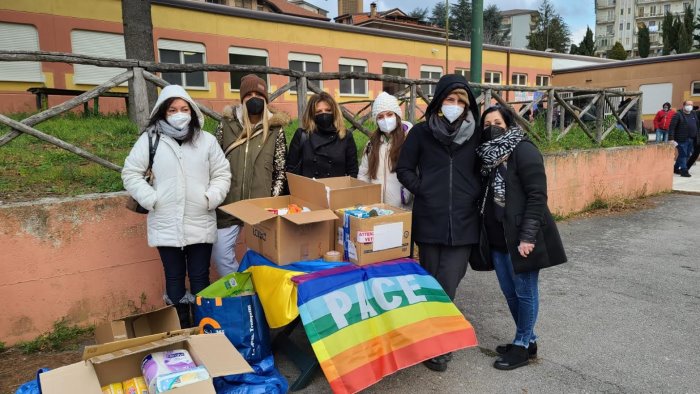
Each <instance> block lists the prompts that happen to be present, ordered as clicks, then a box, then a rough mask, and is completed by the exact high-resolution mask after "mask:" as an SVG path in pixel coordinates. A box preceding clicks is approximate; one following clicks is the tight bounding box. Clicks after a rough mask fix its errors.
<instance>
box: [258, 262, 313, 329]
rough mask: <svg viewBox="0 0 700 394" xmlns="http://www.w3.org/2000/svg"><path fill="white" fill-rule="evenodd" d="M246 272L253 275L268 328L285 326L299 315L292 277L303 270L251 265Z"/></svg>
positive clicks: (300, 273)
mask: <svg viewBox="0 0 700 394" xmlns="http://www.w3.org/2000/svg"><path fill="white" fill-rule="evenodd" d="M246 272H250V273H251V274H252V276H253V284H254V285H255V291H256V292H257V293H258V297H259V298H260V303H261V304H262V306H263V309H264V310H265V318H266V319H267V324H268V325H269V326H270V328H279V327H283V326H286V325H287V324H289V323H291V322H292V321H293V320H294V319H296V318H297V316H299V309H298V308H297V288H296V286H295V285H294V283H293V282H292V278H293V277H295V276H298V275H304V273H303V272H296V271H288V270H283V269H279V268H275V267H267V266H252V267H249V268H248V269H247V270H246Z"/></svg>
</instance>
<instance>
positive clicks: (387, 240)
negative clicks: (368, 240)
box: [372, 222, 403, 252]
mask: <svg viewBox="0 0 700 394" xmlns="http://www.w3.org/2000/svg"><path fill="white" fill-rule="evenodd" d="M402 243H403V222H396V223H389V224H381V225H378V226H374V244H373V245H372V251H373V252H378V251H380V250H386V249H392V248H398V247H400V246H401V245H402Z"/></svg>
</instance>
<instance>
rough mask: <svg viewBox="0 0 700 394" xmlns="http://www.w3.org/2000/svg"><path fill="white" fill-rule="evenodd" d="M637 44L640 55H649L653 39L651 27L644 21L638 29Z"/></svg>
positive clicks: (644, 56) (643, 56)
mask: <svg viewBox="0 0 700 394" xmlns="http://www.w3.org/2000/svg"><path fill="white" fill-rule="evenodd" d="M637 46H638V49H639V57H641V58H646V57H649V49H650V48H651V39H650V38H649V28H648V27H647V25H645V24H643V23H642V24H641V26H639V30H637Z"/></svg>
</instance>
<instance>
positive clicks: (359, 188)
mask: <svg viewBox="0 0 700 394" xmlns="http://www.w3.org/2000/svg"><path fill="white" fill-rule="evenodd" d="M287 179H288V181H289V184H290V187H291V185H295V186H296V188H297V189H299V190H309V191H311V192H312V197H311V198H313V199H314V200H313V202H314V203H316V204H319V205H321V206H323V207H326V208H330V209H332V210H333V211H335V210H337V209H342V208H347V207H352V206H356V205H370V204H378V203H381V202H382V185H379V184H372V183H367V182H364V181H360V180H358V179H355V178H353V177H349V176H343V177H335V178H322V179H311V178H306V177H303V176H299V175H294V174H287ZM341 219H342V217H341V216H338V219H337V220H336V221H335V223H334V225H333V229H332V230H331V232H330V234H329V236H330V242H331V249H330V250H338V249H337V246H336V238H337V235H336V234H337V231H338V228H339V227H342V221H341Z"/></svg>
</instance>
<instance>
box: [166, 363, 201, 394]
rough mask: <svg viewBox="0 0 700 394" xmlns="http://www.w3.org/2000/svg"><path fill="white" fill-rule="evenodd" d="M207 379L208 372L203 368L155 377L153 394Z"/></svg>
mask: <svg viewBox="0 0 700 394" xmlns="http://www.w3.org/2000/svg"><path fill="white" fill-rule="evenodd" d="M207 379H209V372H207V369H206V368H204V367H197V368H195V369H190V370H187V371H180V372H174V373H171V374H167V375H162V376H157V377H156V391H155V393H154V394H160V393H163V392H166V391H168V390H172V389H174V388H178V387H182V386H187V385H188V384H192V383H197V382H201V381H203V380H207Z"/></svg>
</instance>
